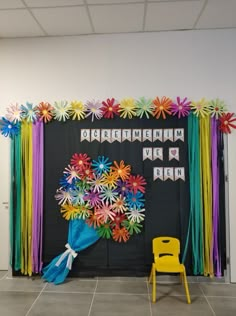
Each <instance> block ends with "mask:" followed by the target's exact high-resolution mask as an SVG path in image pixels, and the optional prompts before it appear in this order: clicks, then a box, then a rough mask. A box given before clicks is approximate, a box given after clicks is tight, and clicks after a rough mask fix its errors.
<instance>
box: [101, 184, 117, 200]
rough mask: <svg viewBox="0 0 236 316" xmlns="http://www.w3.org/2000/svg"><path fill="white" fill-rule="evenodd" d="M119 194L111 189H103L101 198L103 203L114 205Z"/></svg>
mask: <svg viewBox="0 0 236 316" xmlns="http://www.w3.org/2000/svg"><path fill="white" fill-rule="evenodd" d="M117 195H118V193H117V192H116V191H114V190H112V189H111V188H109V187H103V189H102V191H101V193H100V198H101V200H102V201H108V202H109V203H112V202H114V201H115V200H116V196H117Z"/></svg>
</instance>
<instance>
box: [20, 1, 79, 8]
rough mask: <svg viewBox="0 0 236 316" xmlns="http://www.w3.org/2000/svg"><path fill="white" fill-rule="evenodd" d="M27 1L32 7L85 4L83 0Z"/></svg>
mask: <svg viewBox="0 0 236 316" xmlns="http://www.w3.org/2000/svg"><path fill="white" fill-rule="evenodd" d="M25 3H26V4H27V6H28V7H30V8H41V7H45V8H46V7H65V6H70V5H81V4H84V1H83V0H25Z"/></svg>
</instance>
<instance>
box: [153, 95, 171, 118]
mask: <svg viewBox="0 0 236 316" xmlns="http://www.w3.org/2000/svg"><path fill="white" fill-rule="evenodd" d="M152 102H153V104H154V110H153V116H155V118H156V119H159V118H160V116H162V117H163V119H166V114H168V115H171V104H172V100H171V99H170V98H167V97H162V98H161V99H159V98H158V97H156V99H155V100H153V101H152Z"/></svg>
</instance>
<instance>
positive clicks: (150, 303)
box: [146, 281, 152, 316]
mask: <svg viewBox="0 0 236 316" xmlns="http://www.w3.org/2000/svg"><path fill="white" fill-rule="evenodd" d="M146 284H147V292H148V302H149V308H150V316H152V302H151V296H150V291H149V286H148V285H149V282H148V281H146Z"/></svg>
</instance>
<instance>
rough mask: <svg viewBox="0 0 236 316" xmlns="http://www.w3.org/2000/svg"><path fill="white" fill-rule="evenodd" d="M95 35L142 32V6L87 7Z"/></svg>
mask: <svg viewBox="0 0 236 316" xmlns="http://www.w3.org/2000/svg"><path fill="white" fill-rule="evenodd" d="M89 10H90V14H91V17H92V21H93V25H94V28H95V32H96V33H118V32H138V31H142V26H143V16H144V4H126V5H110V6H109V5H104V6H89Z"/></svg>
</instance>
